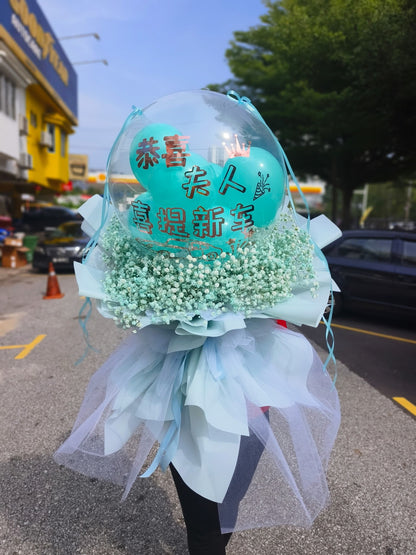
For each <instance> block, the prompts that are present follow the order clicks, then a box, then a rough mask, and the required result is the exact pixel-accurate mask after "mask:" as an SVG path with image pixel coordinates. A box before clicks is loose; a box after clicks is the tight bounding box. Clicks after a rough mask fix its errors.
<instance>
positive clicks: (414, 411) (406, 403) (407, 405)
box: [393, 397, 416, 416]
mask: <svg viewBox="0 0 416 555" xmlns="http://www.w3.org/2000/svg"><path fill="white" fill-rule="evenodd" d="M393 401H396V403H399V405H401V406H402V407H404V408H405V409H406V410H408V411H409V412H410V413H412V414H413V415H414V416H416V405H414V404H413V403H411V402H410V401H408V400H407V399H406V398H405V397H393Z"/></svg>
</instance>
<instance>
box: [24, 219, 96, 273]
mask: <svg viewBox="0 0 416 555" xmlns="http://www.w3.org/2000/svg"><path fill="white" fill-rule="evenodd" d="M81 223H82V222H81V221H76V222H66V223H64V224H62V225H60V226H59V227H58V228H57V229H56V230H54V231H52V232H51V233H50V234H49V235H48V236H47V238H46V239H44V240H43V241H40V242H39V243H38V244H37V246H36V248H35V250H34V252H33V261H32V266H33V268H35V269H37V270H47V269H48V268H49V262H52V263H53V265H54V268H55V270H73V265H74V262H75V261H77V262H81V259H82V255H83V252H84V249H85V247H86V245H87V243H88V241H89V237H88V235H86V234H85V233H84V232H83V231H82V229H81Z"/></svg>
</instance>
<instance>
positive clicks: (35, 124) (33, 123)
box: [30, 111, 38, 128]
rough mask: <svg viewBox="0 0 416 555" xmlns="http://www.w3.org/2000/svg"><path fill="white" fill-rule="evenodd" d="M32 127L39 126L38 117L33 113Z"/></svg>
mask: <svg viewBox="0 0 416 555" xmlns="http://www.w3.org/2000/svg"><path fill="white" fill-rule="evenodd" d="M30 125H31V126H32V127H35V128H36V127H37V126H38V116H37V115H36V114H35V112H32V111H31V112H30Z"/></svg>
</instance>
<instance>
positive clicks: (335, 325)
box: [331, 322, 416, 345]
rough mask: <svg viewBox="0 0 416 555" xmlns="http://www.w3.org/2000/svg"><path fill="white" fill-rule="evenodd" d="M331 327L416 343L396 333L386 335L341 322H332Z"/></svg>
mask: <svg viewBox="0 0 416 555" xmlns="http://www.w3.org/2000/svg"><path fill="white" fill-rule="evenodd" d="M331 327H333V328H340V329H342V330H349V331H356V332H358V333H366V334H367V335H375V336H376V337H384V338H385V339H393V340H395V341H403V342H404V343H412V344H414V345H416V340H414V339H405V338H404V337H397V336H396V335H386V334H385V333H377V332H375V331H368V330H363V329H361V328H352V327H350V326H341V324H334V323H333V322H331Z"/></svg>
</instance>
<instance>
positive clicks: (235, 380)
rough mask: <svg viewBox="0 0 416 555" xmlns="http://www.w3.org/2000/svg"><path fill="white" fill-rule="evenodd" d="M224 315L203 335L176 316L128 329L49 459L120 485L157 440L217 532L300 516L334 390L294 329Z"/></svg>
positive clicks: (307, 503)
mask: <svg viewBox="0 0 416 555" xmlns="http://www.w3.org/2000/svg"><path fill="white" fill-rule="evenodd" d="M224 325H226V327H227V328H228V330H229V331H227V332H226V333H223V334H222V335H218V336H215V333H214V336H211V337H207V336H206V335H205V336H201V335H198V333H200V332H201V330H199V331H198V333H197V334H195V333H193V331H194V330H184V329H183V327H182V326H181V325H179V327H178V326H177V325H172V326H148V327H146V328H144V329H143V330H141V331H139V332H138V333H137V334H132V335H131V336H130V337H129V338H128V339H127V341H126V342H125V343H124V344H123V345H122V346H121V347H120V348H119V349H118V350H117V351H115V352H114V353H113V354H112V355H111V357H110V358H109V359H108V360H107V361H106V362H105V363H104V365H103V366H102V367H101V368H100V369H99V370H98V371H97V372H96V374H95V375H94V376H93V377H92V379H91V381H90V384H89V386H88V389H87V392H86V395H85V399H84V401H83V404H82V406H81V409H80V412H79V415H78V418H77V421H76V423H75V425H74V428H73V431H72V433H71V435H70V436H69V438H68V439H67V440H66V441H65V443H64V444H63V445H62V446H61V447H60V448H59V450H58V451H57V453H56V454H55V459H56V461H57V462H58V463H60V464H64V465H66V466H68V467H70V468H72V469H74V470H77V471H79V472H82V473H84V474H87V475H89V476H94V477H97V478H101V479H106V480H110V481H112V482H115V483H117V484H121V485H123V486H124V487H125V493H124V496H126V495H127V493H128V491H129V490H130V488H131V486H132V484H133V482H134V481H135V480H136V478H137V476H138V475H139V474H140V473H141V472H143V470H144V465H145V463H146V461H147V463H146V464H149V460H148V457H149V453H150V451H151V449H152V447H153V446H154V444H155V443H156V444H157V445H160V444H161V445H162V446H163V449H162V450H163V453H161V452H160V451H159V455H160V456H161V455H163V454H164V453H167V454H168V455H169V453H173V457H172V459H171V460H172V463H173V464H174V466H175V467H176V469H177V470H178V472H179V473H180V475H181V477H182V479H183V480H184V481H185V482H186V483H187V484H188V486H189V487H191V488H192V489H193V490H194V491H196V492H197V493H199V494H200V495H202V496H204V497H206V498H208V499H212V500H213V501H216V502H218V503H219V513H220V520H221V526H222V530H223V532H227V531H232V530H241V529H245V528H249V527H258V526H272V525H278V524H292V525H298V526H309V525H311V523H312V522H313V520H314V518H315V517H316V516H317V514H318V513H319V512H320V511H321V510H322V508H323V507H324V506H325V505H326V503H327V501H328V488H327V484H326V478H325V469H326V465H327V462H328V458H329V454H330V451H331V448H332V445H333V442H334V440H335V437H336V433H337V430H338V426H339V419H340V413H339V404H338V397H337V393H336V390H335V388H334V386H333V383H332V381H331V379H330V377H329V376H328V374H327V373H326V371H324V369H323V367H322V363H321V361H320V359H319V357H318V356H317V354H316V353H315V351H314V350H313V348H312V346H311V345H310V344H309V342H308V341H307V340H306V339H305V338H304V337H303V336H302V335H300V334H298V333H295V332H293V331H289V330H287V329H285V328H283V327H281V326H278V325H277V324H276V323H275V322H274V321H273V320H269V319H250V320H246V321H244V320H242V319H241V318H238V317H235V316H232V322H230V319H229V318H226V317H224V318H223V322H220V323H219V327H220V328H221V327H222V328H224ZM214 327H215V326H214ZM230 328H231V329H230ZM211 331H212V330H211ZM217 331H218V330H217ZM180 334H183V335H180ZM196 339H198V341H199V346H196V343H195V340H196ZM188 340H190V341H193V345H194V346H193V348H192V349H190V350H189V349H185V350H184V349H183V347H184V346H185V345H186V344H187V341H188ZM261 407H270V409H269V410H268V411H266V412H264V410H265V409H264V408H263V410H262V409H261ZM178 409H179V413H178ZM178 414H179V417H178ZM172 430H173V433H172ZM169 460H170V457H169V456H168V458H167V461H166V462H167V463H168V462H169ZM162 466H163V465H162Z"/></svg>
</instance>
